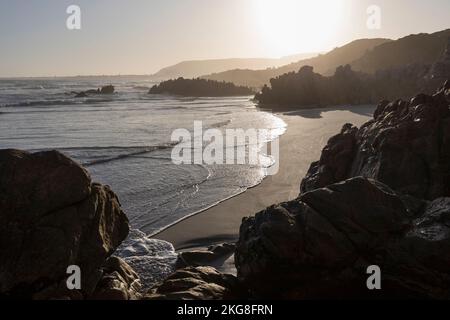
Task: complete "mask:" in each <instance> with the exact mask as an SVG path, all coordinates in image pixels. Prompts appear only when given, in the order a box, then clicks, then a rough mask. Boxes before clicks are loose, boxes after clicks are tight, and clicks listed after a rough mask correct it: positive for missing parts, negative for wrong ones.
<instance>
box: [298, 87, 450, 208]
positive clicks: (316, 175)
mask: <svg viewBox="0 0 450 320" xmlns="http://www.w3.org/2000/svg"><path fill="white" fill-rule="evenodd" d="M449 89H450V82H446V84H445V85H444V87H442V88H441V89H440V90H439V91H438V92H437V93H436V94H435V95H433V96H428V95H424V94H422V95H418V96H416V97H415V98H413V99H411V101H409V102H406V101H402V100H398V101H394V102H387V101H383V102H381V103H380V104H379V106H378V108H377V109H376V111H375V114H374V119H373V120H371V121H369V122H367V123H366V124H364V125H363V126H362V127H361V128H360V129H357V128H355V127H352V126H351V125H345V126H344V128H343V129H342V132H341V133H340V134H338V135H337V136H335V137H333V138H331V139H330V141H329V142H328V144H327V146H326V147H325V149H324V150H323V152H322V156H321V158H320V160H319V161H318V162H315V163H313V164H312V165H311V168H310V169H309V171H308V174H307V176H306V178H305V179H304V180H303V181H302V185H301V191H302V193H304V192H308V191H311V190H314V189H317V188H322V187H325V186H327V185H329V184H333V183H336V182H339V181H343V180H345V179H348V178H351V177H355V176H364V177H367V178H373V179H376V180H378V181H381V182H383V183H385V184H387V185H389V186H390V187H391V188H393V189H394V190H396V191H399V192H401V193H405V194H409V195H412V196H415V197H418V198H424V199H428V200H431V199H435V198H437V197H445V196H450V129H449V128H450V109H449V102H450V95H449V93H450V90H449Z"/></svg>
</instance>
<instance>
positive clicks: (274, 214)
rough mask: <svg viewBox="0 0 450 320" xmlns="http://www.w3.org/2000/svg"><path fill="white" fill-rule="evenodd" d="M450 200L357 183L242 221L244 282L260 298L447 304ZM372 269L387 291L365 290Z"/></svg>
mask: <svg viewBox="0 0 450 320" xmlns="http://www.w3.org/2000/svg"><path fill="white" fill-rule="evenodd" d="M449 214H450V198H440V199H437V200H435V201H433V202H426V201H420V200H416V201H414V202H411V201H410V199H409V198H407V197H406V198H405V197H402V196H401V195H398V194H396V193H395V192H394V191H392V190H391V189H390V188H389V187H387V186H386V185H383V184H381V183H379V182H376V181H374V180H368V179H365V178H361V177H359V178H353V179H350V180H347V181H345V182H342V183H338V184H334V185H330V186H328V187H326V188H322V189H317V190H314V191H311V192H308V193H305V194H303V195H301V196H300V197H299V198H298V199H297V200H295V201H292V202H288V203H282V204H279V205H276V206H273V207H270V208H268V209H266V210H265V211H263V212H261V213H258V214H257V215H256V216H255V217H252V218H248V219H246V220H244V222H243V224H242V226H241V230H240V239H239V242H238V245H237V250H236V266H237V269H238V277H239V279H240V280H241V281H242V282H243V283H244V284H245V285H246V287H248V288H249V289H250V293H251V296H253V297H256V298H280V299H304V298H355V297H359V298H369V297H383V298H398V297H402V298H405V297H410V298H440V299H443V298H444V299H448V298H450V293H449V290H448V289H449V288H450V270H449V269H448V265H449V263H450V224H449V217H450V216H449ZM371 265H378V266H380V268H381V270H382V277H383V278H382V279H383V282H382V284H383V286H382V289H383V290H382V291H376V292H372V291H369V290H368V289H367V287H366V279H367V277H368V275H367V273H366V271H367V268H368V267H369V266H371Z"/></svg>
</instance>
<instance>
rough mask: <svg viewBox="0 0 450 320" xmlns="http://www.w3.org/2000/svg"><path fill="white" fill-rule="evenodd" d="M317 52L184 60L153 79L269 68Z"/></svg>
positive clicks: (193, 76)
mask: <svg viewBox="0 0 450 320" xmlns="http://www.w3.org/2000/svg"><path fill="white" fill-rule="evenodd" d="M316 55H317V53H303V54H297V55H292V56H286V57H282V58H279V59H267V58H250V59H215V60H193V61H183V62H180V63H178V64H176V65H173V66H169V67H166V68H164V69H161V70H160V71H158V72H157V73H155V74H154V75H152V79H155V80H159V81H164V80H168V79H176V78H179V77H183V78H188V79H189V78H198V77H200V76H203V75H205V74H211V73H218V72H223V71H226V70H232V69H252V70H259V69H267V68H273V67H280V66H283V65H286V64H289V63H292V62H295V61H299V60H302V59H307V58H310V57H313V56H316Z"/></svg>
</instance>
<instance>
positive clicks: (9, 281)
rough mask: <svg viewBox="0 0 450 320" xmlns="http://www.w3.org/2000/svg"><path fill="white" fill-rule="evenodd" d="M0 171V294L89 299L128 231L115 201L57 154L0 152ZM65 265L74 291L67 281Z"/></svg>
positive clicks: (15, 151) (105, 187) (124, 218)
mask: <svg viewBox="0 0 450 320" xmlns="http://www.w3.org/2000/svg"><path fill="white" fill-rule="evenodd" d="M0 173H1V174H0V295H4V296H8V297H21V298H35V299H50V298H66V297H67V298H89V297H90V296H91V295H92V293H93V292H94V291H95V288H96V286H97V284H98V283H99V281H100V279H101V278H102V276H103V271H104V267H103V265H104V263H105V261H106V260H107V258H108V257H109V256H110V255H111V254H112V253H113V252H114V250H115V249H116V248H117V246H118V245H119V244H120V243H121V242H122V241H123V240H124V239H125V238H126V236H127V234H128V230H129V225H128V220H127V217H126V216H125V214H124V213H123V212H122V210H121V207H120V203H119V200H118V199H117V196H116V195H115V194H114V193H113V192H112V191H111V190H110V188H109V187H107V186H103V185H100V184H97V183H92V181H91V178H90V176H89V174H88V173H87V172H86V170H84V169H83V168H82V167H81V166H79V165H78V164H77V163H75V162H74V161H72V160H71V159H69V158H67V157H66V156H64V155H62V154H61V153H59V152H56V151H50V152H40V153H34V154H31V153H28V152H24V151H19V150H1V151H0ZM110 261H111V260H110ZM71 265H77V266H79V267H80V269H81V273H82V274H81V290H79V291H70V290H68V289H67V286H66V283H65V282H66V278H67V277H68V274H67V273H66V271H67V268H68V266H71ZM118 274H119V275H120V274H121V273H120V272H118ZM122 277H123V274H122Z"/></svg>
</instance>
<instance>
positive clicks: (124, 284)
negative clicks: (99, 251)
mask: <svg viewBox="0 0 450 320" xmlns="http://www.w3.org/2000/svg"><path fill="white" fill-rule="evenodd" d="M103 272H104V275H103V277H102V279H101V280H100V282H99V283H98V285H97V287H96V289H95V292H94V293H93V295H92V296H91V297H90V299H94V300H136V299H138V298H139V297H140V290H141V283H140V279H139V276H138V275H137V274H136V272H134V270H133V269H132V268H131V267H130V266H129V265H128V264H127V263H126V262H125V261H124V260H122V259H121V258H119V257H114V256H113V257H110V258H108V260H107V261H106V263H105V265H104V266H103Z"/></svg>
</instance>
